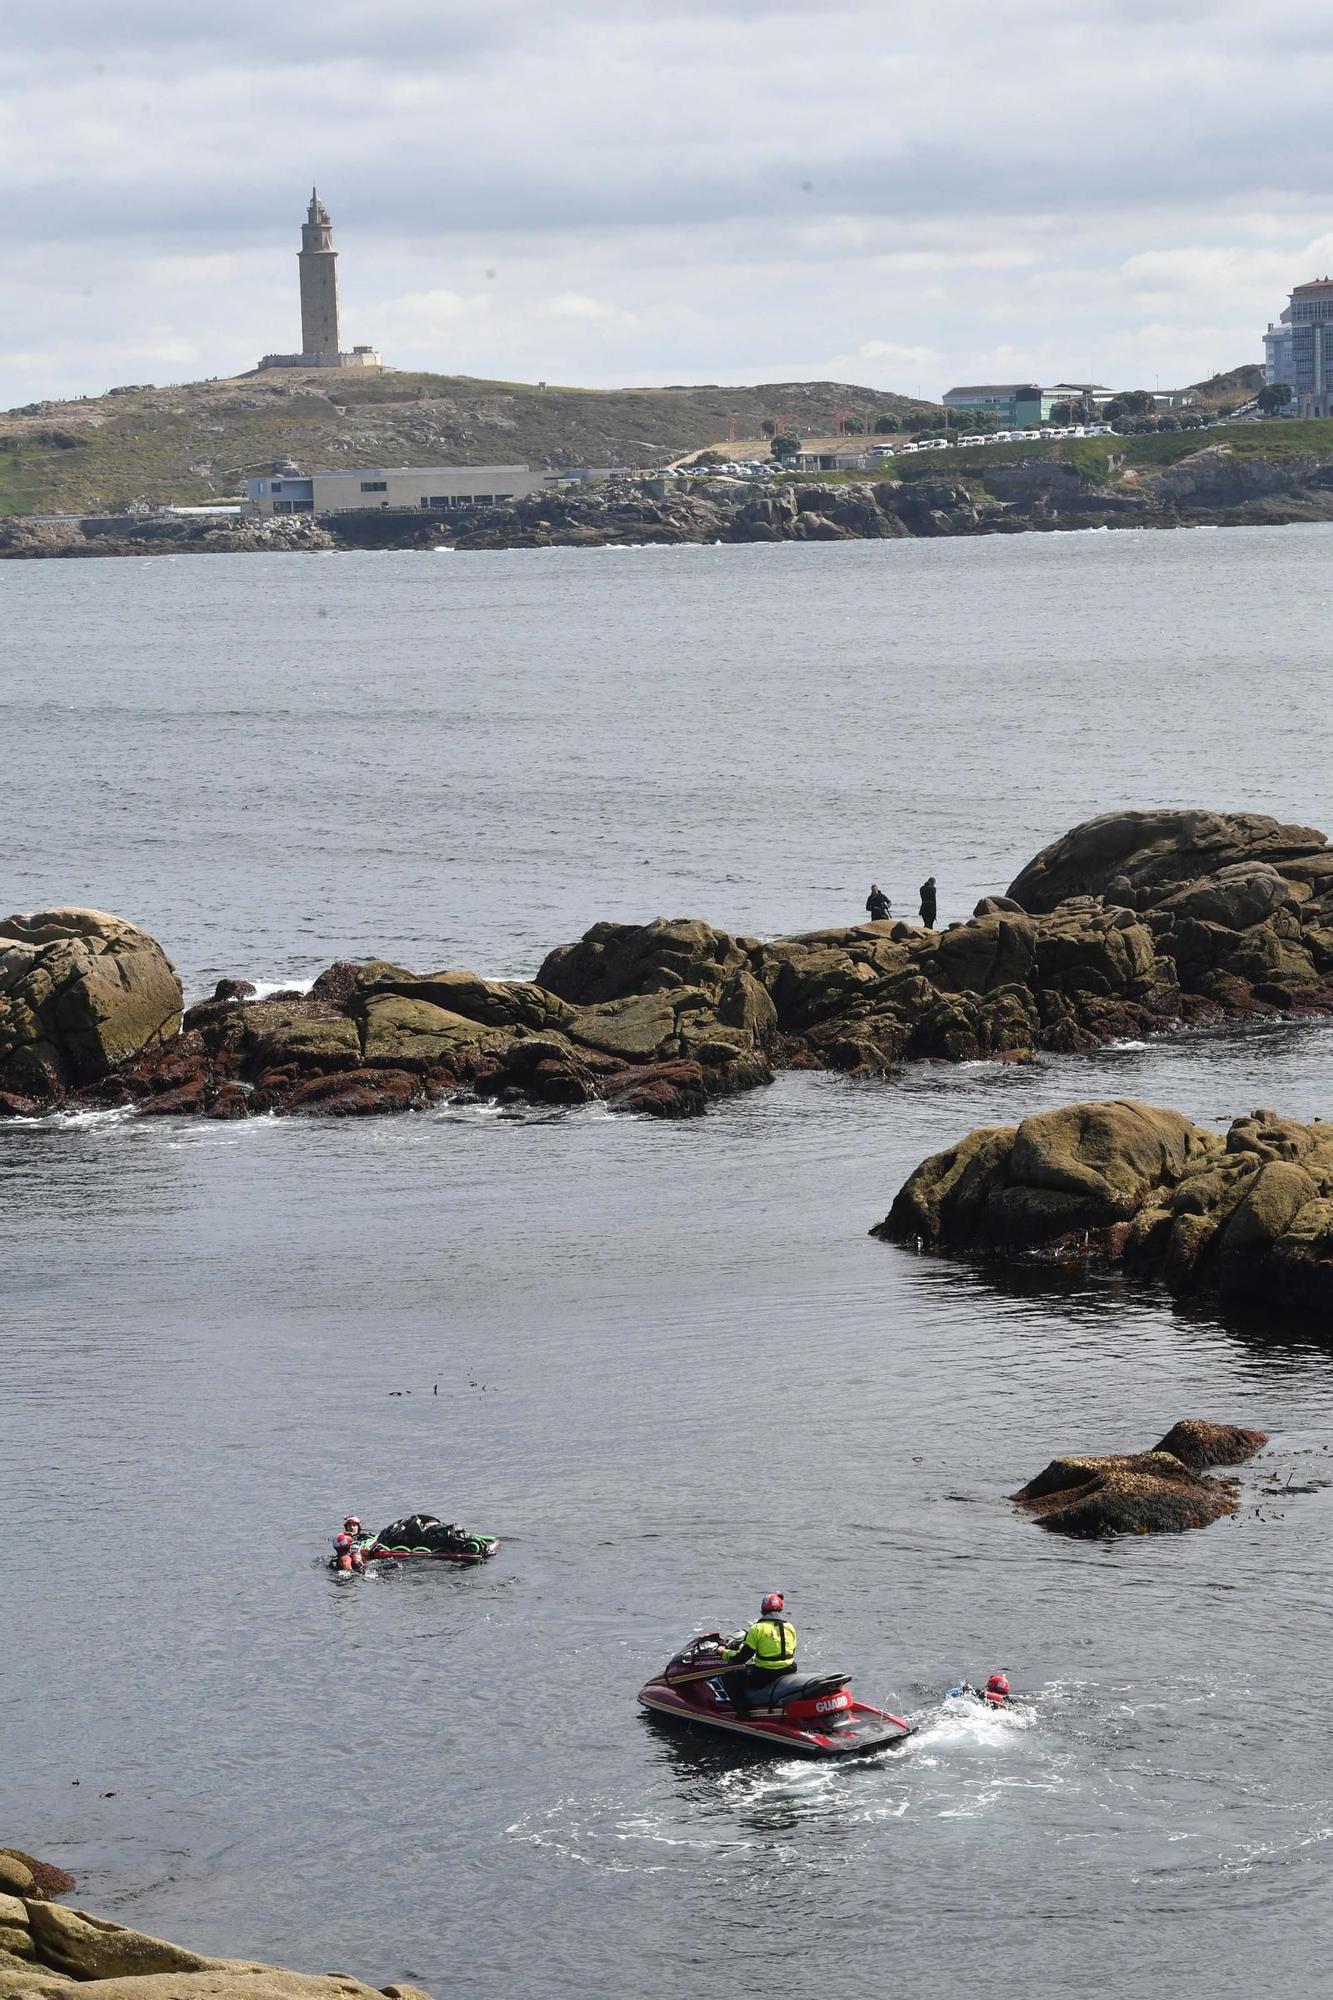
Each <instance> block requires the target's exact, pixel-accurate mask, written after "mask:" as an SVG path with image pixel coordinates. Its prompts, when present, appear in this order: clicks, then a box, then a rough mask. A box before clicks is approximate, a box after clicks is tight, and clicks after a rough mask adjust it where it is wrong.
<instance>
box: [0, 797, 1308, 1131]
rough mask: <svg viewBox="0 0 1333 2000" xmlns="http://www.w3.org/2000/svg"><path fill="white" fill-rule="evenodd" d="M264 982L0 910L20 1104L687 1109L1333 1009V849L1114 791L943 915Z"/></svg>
mask: <svg viewBox="0 0 1333 2000" xmlns="http://www.w3.org/2000/svg"><path fill="white" fill-rule="evenodd" d="M253 994H254V989H253V987H250V986H248V985H247V984H246V982H245V981H243V980H224V981H222V982H221V983H220V985H219V986H218V989H217V991H216V992H215V994H214V995H213V997H212V998H211V999H209V1000H206V1001H204V1002H202V1003H201V1004H199V1005H197V1006H194V1007H191V1008H190V1009H189V1010H188V1011H183V996H182V992H181V986H180V982H179V979H178V978H177V976H176V974H175V972H174V970H173V969H172V967H171V965H170V964H169V962H168V960H167V958H166V955H165V953H164V952H163V950H162V947H161V946H160V945H159V944H158V943H157V942H156V940H155V939H153V938H151V937H150V936H148V934H147V933H146V932H144V931H142V930H139V929H138V928H136V927H135V926H134V925H132V924H129V923H127V922H126V921H125V920H124V919H122V918H118V917H112V916H107V915H105V914H103V913H100V912H97V911H88V910H74V909H61V910H52V911H44V912H37V913H34V914H29V915H20V916H14V917H11V918H9V919H7V920H5V921H4V922H0V1115H8V1116H11V1117H25V1116H27V1117H30V1116H38V1115H41V1114H42V1113H44V1112H48V1111H51V1110H53V1109H61V1108H69V1107H76V1106H80V1107H82V1106H102V1107H111V1106H127V1107H133V1108H134V1109H135V1110H136V1111H138V1112H139V1113H141V1114H144V1115H154V1114H156V1115H163V1114H173V1115H181V1114H186V1113H198V1114H202V1115H204V1116H207V1117H212V1118H241V1117H247V1116H254V1115H256V1114H259V1113H269V1112H277V1113H281V1114H287V1113H292V1112H307V1113H312V1114H318V1115H322V1116H353V1115H362V1114H367V1113H378V1112H392V1111H407V1110H414V1109H420V1108H422V1107H423V1106H425V1105H428V1104H430V1103H432V1102H434V1101H437V1100H439V1099H440V1098H441V1097H444V1096H458V1095H471V1096H474V1097H480V1098H489V1099H499V1100H501V1101H503V1102H531V1103H538V1104H553V1105H577V1104H586V1103H590V1102H592V1101H594V1100H600V1101H602V1102H604V1103H606V1104H607V1105H609V1106H610V1107H612V1108H613V1109H623V1110H628V1111H637V1112H645V1113H650V1114H653V1115H656V1116H660V1117H683V1116H691V1115H697V1114H698V1113H700V1112H702V1111H704V1110H705V1109H706V1108H707V1105H708V1103H709V1102H710V1101H711V1100H712V1099H713V1098H715V1097H719V1096H723V1095H727V1094H730V1093H732V1092H735V1091H738V1090H747V1089H751V1088H754V1087H755V1086H756V1085H759V1084H762V1083H766V1082H769V1081H770V1080H771V1079H772V1076H773V1074H774V1071H775V1070H777V1069H792V1068H806V1069H834V1070H842V1071H847V1072H851V1073H854V1074H880V1075H883V1074H891V1073H892V1072H894V1071H895V1070H896V1069H898V1068H899V1067H900V1066H901V1065H902V1064H904V1063H907V1062H915V1061H921V1060H935V1061H946V1062H959V1061H969V1060H977V1059H980V1058H993V1059H999V1060H1009V1061H1015V1060H1017V1061H1022V1060H1030V1059H1031V1058H1032V1056H1033V1055H1034V1054H1035V1053H1036V1052H1037V1051H1038V1050H1054V1051H1061V1052H1077V1051H1080V1050H1089V1049H1092V1048H1095V1047H1097V1046H1099V1045H1101V1044H1103V1043H1105V1042H1108V1041H1113V1040H1118V1039H1138V1038H1142V1037H1144V1036H1146V1035H1150V1034H1161V1033H1165V1032H1167V1031H1169V1030H1170V1029H1172V1028H1175V1027H1178V1026H1180V1025H1182V1024H1213V1023H1220V1022H1223V1021H1234V1020H1246V1019H1254V1018H1260V1017H1268V1018H1273V1017H1276V1016H1282V1015H1302V1014H1306V1015H1323V1014H1329V1013H1333V851H1330V849H1329V847H1328V845H1327V842H1326V838H1325V836H1324V835H1323V834H1322V833H1320V832H1318V831H1317V830H1315V829H1313V828H1309V827H1298V826H1284V825H1281V824H1280V823H1279V822H1277V821H1276V820H1273V819H1269V818H1266V817H1264V816H1262V815H1259V814H1246V813H1230V814H1227V813H1214V812H1206V811H1194V812H1146V813H1145V812H1126V813H1110V814H1105V815H1102V816H1101V817H1099V818H1097V819H1094V820H1089V821H1087V822H1085V823H1084V824H1083V825H1082V826H1079V827H1076V828H1075V829H1073V831H1072V832H1070V833H1068V834H1066V835H1065V836H1063V838H1062V839H1060V840H1058V841H1055V842H1053V843H1052V844H1051V845H1050V846H1049V847H1047V848H1045V849H1043V851H1042V852H1041V853H1040V854H1039V855H1037V856H1036V857H1035V858H1034V859H1033V860H1032V861H1031V862H1030V863H1029V864H1028V865H1027V867H1025V868H1024V869H1023V870H1022V871H1021V872H1020V873H1019V875H1018V876H1017V877H1016V878H1015V880H1014V881H1013V882H1012V883H1011V884H1010V886H1009V891H1008V893H1007V894H1006V895H1004V896H989V897H983V899H982V900H981V902H980V903H979V904H978V905H977V908H976V911H975V913H974V915H973V916H972V917H971V918H970V919H969V920H968V921H967V922H965V923H956V924H951V925H949V926H948V927H947V928H946V929H945V930H943V931H933V930H925V929H922V928H918V927H917V926H914V925H911V924H906V923H897V922H892V921H886V922H883V923H861V924H853V925H849V926H840V927H838V928H835V929H830V930H825V931H813V932H806V933H804V934H802V935H799V936H795V937H785V938H770V939H766V940H765V939H758V938H750V937H743V936H737V935H734V934H733V933H731V932H728V931H723V930H719V929H716V928H715V927H713V926H712V925H709V924H707V923H704V922H702V921H700V920H698V919H672V920H668V919H664V918H658V919H656V920H654V921H653V922H651V923H647V924H642V925H636V924H614V923H603V924H595V925H594V926H593V928H592V929H591V930H589V931H588V932H586V933H585V935H584V936H583V937H582V938H581V939H579V940H578V941H577V942H576V943H574V944H569V945H562V946H558V947H557V948H556V949H555V950H554V951H552V952H550V953H549V954H548V956H547V957H546V959H545V960H544V961H543V963H542V965H541V966H540V968H539V969H538V971H537V974H536V977H535V978H534V979H532V980H489V979H484V978H482V977H480V976H479V975H478V974H477V973H475V972H470V971H458V970H449V969H445V970H442V971H439V972H433V973H417V972H414V971H411V970H409V969H407V968H406V967H403V966H399V965H395V964H392V963H389V962H387V961H384V960H379V959H376V960H370V961H368V962H365V963H360V964H351V963H344V964H336V965H332V966H330V967H328V968H327V970H326V971H325V972H323V973H322V974H321V975H320V976H319V978H318V979H316V980H315V982H314V984H313V986H312V987H311V989H310V990H309V992H297V991H292V992H290V993H279V994H276V995H274V996H272V997H271V998H267V999H263V1000H260V999H256V998H254V997H253Z"/></svg>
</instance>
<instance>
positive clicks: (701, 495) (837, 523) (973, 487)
mask: <svg viewBox="0 0 1333 2000" xmlns="http://www.w3.org/2000/svg"><path fill="white" fill-rule="evenodd" d="M918 466H920V461H919V460H918V461H915V462H914V463H913V468H912V471H911V473H910V475H908V474H904V475H903V476H902V477H900V478H895V479H881V480H874V479H870V478H866V479H864V480H851V481H849V482H847V483H841V484H840V483H816V482H814V481H811V482H809V483H808V484H802V483H800V482H799V481H796V482H789V481H784V482H782V483H781V484H778V485H773V486H766V487H760V488H756V487H755V486H754V485H753V484H751V483H749V482H743V481H738V480H727V479H718V478H701V479H696V480H693V481H690V482H689V483H688V485H683V486H682V487H681V488H679V489H672V488H668V487H665V486H664V483H663V482H661V481H657V482H649V483H646V484H644V483H639V484H636V483H634V482H628V483H626V484H624V485H620V484H611V483H602V484H599V485H596V486H592V487H590V488H588V489H586V490H585V489H580V488H573V489H564V490H561V489H556V488H553V489H552V490H551V491H550V492H547V493H539V494H533V495H531V496H530V497H528V498H525V499H523V500H520V501H517V502H516V503H515V504H513V505H512V506H506V507H493V508H488V509H485V510H480V511H477V512H473V513H470V514H468V515H467V516H466V517H461V518H460V517H454V518H448V517H444V516H423V515H421V514H419V513H400V514H386V513H383V512H365V513H349V514H343V515H338V516H335V517H329V518H327V519H325V520H322V521H315V520H313V519H311V518H308V517H302V516H286V517H282V518H278V519H248V518H246V517H244V516H220V515H190V516H181V515H165V514H139V515H134V514H122V515H106V516H102V517H89V518H83V519H80V518H73V517H71V518H70V519H68V520H60V519H53V518H51V517H34V518H31V519H28V518H24V517H22V516H14V517H12V518H10V519H7V520H0V560H3V559H6V558H9V559H26V558H42V557H66V558H70V557H80V556H108V555H140V556H141V555H153V554H160V555H191V554H198V555H217V554H224V555H225V554H247V553H256V552H263V551H270V552H273V553H282V552H289V553H290V552H293V551H296V552H300V551H308V552H311V553H323V552H327V551H329V550H335V549H437V548H441V547H445V548H452V549H460V550H465V551H466V550H488V549H532V548H605V547H609V546H624V545H635V546H637V545H642V544H649V545H661V546H685V545H690V544H695V545H699V544H711V543H716V542H722V543H756V542H837V541H893V540H904V539H908V540H910V539H914V538H922V537H925V538H934V537H939V536H949V535H1013V534H1027V533H1041V532H1046V533H1050V532H1054V531H1057V530H1063V531H1065V532H1070V531H1075V530H1079V529H1083V530H1087V529H1094V528H1182V527H1254V526H1277V525H1290V524H1291V523H1294V522H1304V521H1329V520H1333V462H1330V461H1327V460H1325V459H1323V458H1321V457H1320V456H1318V455H1317V454H1308V455H1302V454H1293V455H1291V456H1288V457H1273V458H1265V457H1260V456H1254V457H1242V456H1239V455H1237V454H1236V453H1234V452H1232V451H1231V450H1230V449H1228V447H1227V446H1225V445H1212V446H1208V447H1205V448H1204V449H1203V450H1201V451H1198V452H1195V453H1193V454H1191V456H1190V457H1188V458H1186V459H1183V460H1181V461H1179V462H1178V463H1176V464H1174V465H1170V466H1164V467H1162V468H1160V469H1145V470H1143V471H1139V472H1133V473H1131V472H1128V471H1125V470H1122V471H1121V472H1119V473H1118V474H1117V475H1116V476H1115V477H1114V478H1113V479H1112V480H1110V481H1109V482H1108V483H1106V484H1098V483H1096V482H1095V481H1092V480H1090V479H1088V478H1085V477H1084V476H1083V475H1082V474H1081V473H1080V471H1079V469H1078V468H1077V467H1076V466H1074V465H1072V464H1070V463H1067V462H1066V461H1064V460H1062V459H1059V458H1047V457H1036V456H1034V457H1032V458H1030V459H1019V460H1013V461H1009V462H1007V463H1005V464H1003V465H988V466H985V467H983V468H980V469H979V470H978V471H977V473H976V474H975V476H974V475H972V473H971V472H970V470H962V469H960V470H958V471H954V470H953V469H952V468H950V469H949V470H947V471H945V472H943V473H942V474H941V473H936V472H934V471H931V470H926V469H924V468H923V469H922V470H920V471H918V470H917V467H918Z"/></svg>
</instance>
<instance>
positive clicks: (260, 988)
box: [250, 972, 318, 1000]
mask: <svg viewBox="0 0 1333 2000" xmlns="http://www.w3.org/2000/svg"><path fill="white" fill-rule="evenodd" d="M317 977H318V974H317V973H313V972H312V973H311V975H310V977H309V979H255V980H252V981H251V982H250V983H251V985H252V986H253V987H254V989H255V990H254V992H253V993H252V994H251V995H250V998H251V999H252V1000H269V999H271V998H272V996H273V995H274V994H275V993H308V992H309V991H310V989H311V987H312V986H313V985H314V983H315V980H316V978H317Z"/></svg>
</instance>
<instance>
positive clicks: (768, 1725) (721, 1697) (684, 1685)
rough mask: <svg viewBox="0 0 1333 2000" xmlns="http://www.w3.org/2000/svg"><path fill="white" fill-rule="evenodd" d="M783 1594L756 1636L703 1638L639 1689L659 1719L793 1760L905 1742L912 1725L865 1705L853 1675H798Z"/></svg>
mask: <svg viewBox="0 0 1333 2000" xmlns="http://www.w3.org/2000/svg"><path fill="white" fill-rule="evenodd" d="M783 1610H784V1606H783V1599H782V1596H781V1593H780V1592H773V1593H772V1594H771V1595H770V1596H768V1597H766V1598H765V1599H764V1602H763V1606H762V1608H761V1611H760V1616H759V1617H758V1619H756V1621H755V1623H754V1624H753V1625H751V1627H750V1628H749V1630H748V1631H747V1632H746V1633H744V1634H743V1635H738V1637H737V1638H736V1639H734V1640H730V1641H724V1640H723V1638H722V1635H721V1634H720V1633H719V1632H703V1633H700V1635H699V1636H698V1637H697V1638H695V1639H691V1640H690V1642H689V1644H688V1645H686V1646H682V1648H681V1650H680V1651H679V1652H678V1653H677V1654H675V1656H674V1657H673V1658H672V1659H670V1660H668V1662H667V1664H666V1666H665V1667H664V1668H663V1669H662V1671H661V1673H660V1674H658V1675H656V1676H655V1678H654V1679H653V1680H650V1681H649V1682H648V1684H647V1686H646V1687H642V1688H640V1689H639V1700H640V1701H641V1702H642V1703H643V1706H644V1707H645V1708H647V1709H651V1710H652V1711H653V1713H654V1714H655V1715H664V1716H668V1717H670V1718H671V1719H672V1720H673V1721H677V1722H696V1723H701V1724H702V1725H703V1726H704V1727H705V1728H706V1729H720V1730H723V1731H725V1732H726V1734H727V1735H729V1736H744V1737H748V1738H749V1740H750V1741H751V1742H752V1743H758V1744H761V1745H763V1746H764V1747H766V1748H768V1749H772V1750H776V1751H778V1752H780V1753H781V1754H782V1755H783V1756H788V1757H832V1758H837V1757H856V1756H866V1755H867V1754H868V1753H870V1752H871V1751H875V1750H888V1749H891V1748H892V1747H893V1746H894V1745H895V1744H898V1743H904V1742H906V1740H907V1738H908V1737H909V1736H910V1735H911V1734H912V1727H911V1724H910V1723H908V1722H905V1721H904V1720H903V1718H902V1717H901V1716H900V1715H890V1714H889V1712H888V1710H887V1709H883V1708H874V1707H872V1706H871V1705H870V1703H869V1702H864V1701H858V1700H857V1699H856V1697H855V1696H854V1695H853V1694H852V1692H851V1690H850V1688H849V1687H848V1685H847V1683H848V1680H849V1678H850V1676H849V1675H847V1674H798V1673H797V1672H796V1628H795V1626H794V1625H792V1624H791V1623H790V1622H789V1621H788V1620H787V1619H786V1618H785V1617H784V1616H783Z"/></svg>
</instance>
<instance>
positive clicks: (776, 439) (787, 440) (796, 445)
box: [769, 431, 801, 459]
mask: <svg viewBox="0 0 1333 2000" xmlns="http://www.w3.org/2000/svg"><path fill="white" fill-rule="evenodd" d="M800 449H801V440H800V438H799V437H798V436H797V435H796V432H795V431H775V432H774V433H773V442H772V444H771V445H770V446H769V450H770V451H771V452H772V454H773V456H774V458H777V459H788V458H795V456H796V454H797V452H798V451H799V450H800Z"/></svg>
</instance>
